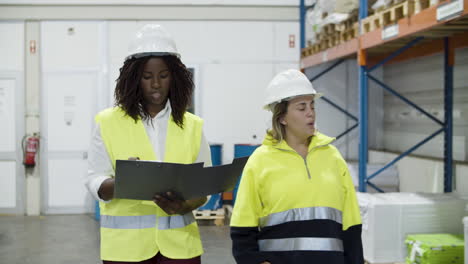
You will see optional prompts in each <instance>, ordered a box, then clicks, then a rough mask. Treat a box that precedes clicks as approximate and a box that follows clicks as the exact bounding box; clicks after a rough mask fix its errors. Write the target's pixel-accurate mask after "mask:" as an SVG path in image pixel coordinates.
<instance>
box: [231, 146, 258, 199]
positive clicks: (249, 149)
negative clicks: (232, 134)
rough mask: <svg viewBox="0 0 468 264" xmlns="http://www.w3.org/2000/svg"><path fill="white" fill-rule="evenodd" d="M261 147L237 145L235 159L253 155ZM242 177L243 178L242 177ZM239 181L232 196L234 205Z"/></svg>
mask: <svg viewBox="0 0 468 264" xmlns="http://www.w3.org/2000/svg"><path fill="white" fill-rule="evenodd" d="M259 146H260V145H252V144H235V145H234V158H240V157H246V156H250V155H252V153H253V152H254V151H255V150H256V149H257V148H258V147H259ZM241 177H242V176H241ZM241 177H239V180H238V181H237V184H236V187H234V190H233V194H232V204H233V205H234V203H235V202H236V195H237V189H238V188H239V182H240V179H241Z"/></svg>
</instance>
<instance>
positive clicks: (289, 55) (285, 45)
mask: <svg viewBox="0 0 468 264" xmlns="http://www.w3.org/2000/svg"><path fill="white" fill-rule="evenodd" d="M274 32H275V36H274V39H273V41H272V42H271V43H270V44H269V45H271V46H273V49H274V53H273V58H274V59H276V60H282V61H298V60H299V57H300V54H301V52H300V46H301V40H300V36H299V23H298V22H276V23H275V24H274Z"/></svg>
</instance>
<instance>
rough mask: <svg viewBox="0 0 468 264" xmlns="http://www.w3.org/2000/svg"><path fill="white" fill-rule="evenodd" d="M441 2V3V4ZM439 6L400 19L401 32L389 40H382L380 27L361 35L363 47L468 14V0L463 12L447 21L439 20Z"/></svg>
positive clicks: (405, 35) (427, 28)
mask: <svg viewBox="0 0 468 264" xmlns="http://www.w3.org/2000/svg"><path fill="white" fill-rule="evenodd" d="M448 2H450V1H448V0H447V1H445V2H442V3H440V4H443V3H448ZM440 4H439V5H440ZM436 14H437V6H432V7H429V8H427V9H424V10H422V11H421V12H420V13H418V14H416V15H413V16H411V17H407V18H403V19H400V20H399V21H398V28H399V34H398V36H397V37H395V38H391V39H388V40H382V28H378V29H376V30H374V31H371V32H368V33H365V34H363V35H361V37H360V41H361V48H362V49H369V48H372V47H376V46H379V45H381V44H383V43H387V42H392V41H395V40H398V39H400V38H403V37H407V36H410V35H413V34H415V33H420V32H424V31H427V30H430V29H431V28H433V27H436V26H440V25H444V24H446V23H448V22H450V21H452V20H456V19H459V18H461V17H464V16H467V15H468V0H464V10H463V13H462V14H461V15H460V16H458V17H456V18H454V19H451V20H446V21H440V22H438V21H437V17H436Z"/></svg>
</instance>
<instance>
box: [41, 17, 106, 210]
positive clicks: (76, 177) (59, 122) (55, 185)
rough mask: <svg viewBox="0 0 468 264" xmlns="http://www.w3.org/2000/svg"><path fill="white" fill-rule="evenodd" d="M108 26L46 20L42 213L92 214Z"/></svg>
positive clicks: (43, 31)
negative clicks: (92, 160) (90, 187)
mask: <svg viewBox="0 0 468 264" xmlns="http://www.w3.org/2000/svg"><path fill="white" fill-rule="evenodd" d="M106 26H107V22H102V21H86V22H82V21H54V22H42V23H41V32H42V36H43V41H42V42H43V49H42V50H41V51H42V61H41V63H42V65H41V66H42V85H43V89H42V95H41V96H42V100H41V106H42V109H41V114H42V119H41V122H42V124H41V130H42V132H43V137H44V139H45V146H46V148H43V153H41V154H42V156H41V157H42V159H41V161H43V163H44V164H43V166H41V169H42V171H41V174H42V175H44V181H43V192H44V193H43V195H42V197H43V211H44V212H45V213H52V214H53V213H83V212H89V211H91V210H92V209H91V206H90V203H91V199H90V197H89V194H87V192H86V189H85V186H84V182H83V177H84V176H85V175H86V173H87V170H86V163H87V161H86V156H87V155H86V152H87V150H88V146H89V142H90V138H91V132H92V127H93V124H94V115H95V114H96V113H97V112H98V110H100V109H102V108H104V107H107V106H108V98H109V95H108V93H107V89H106V88H107V84H108V76H107V68H108V67H107V63H108V55H107V54H108V38H107V34H108V31H107V27H106Z"/></svg>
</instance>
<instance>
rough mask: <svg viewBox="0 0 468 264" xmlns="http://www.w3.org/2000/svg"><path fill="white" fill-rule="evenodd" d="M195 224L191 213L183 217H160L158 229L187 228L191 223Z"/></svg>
mask: <svg viewBox="0 0 468 264" xmlns="http://www.w3.org/2000/svg"><path fill="white" fill-rule="evenodd" d="M193 222H195V217H194V216H193V213H192V212H189V213H186V214H184V215H171V216H161V217H159V218H158V229H159V230H165V229H174V228H181V227H184V226H188V225H190V224H191V223H193Z"/></svg>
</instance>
